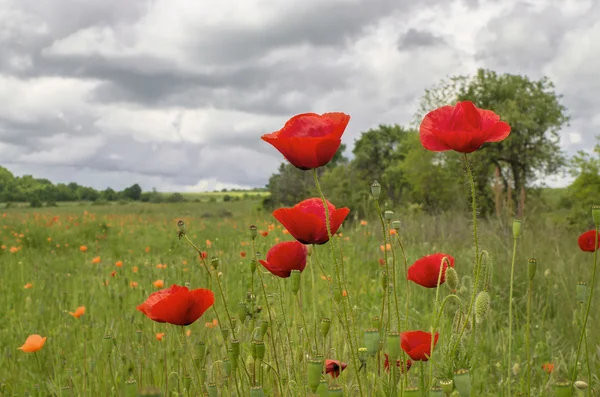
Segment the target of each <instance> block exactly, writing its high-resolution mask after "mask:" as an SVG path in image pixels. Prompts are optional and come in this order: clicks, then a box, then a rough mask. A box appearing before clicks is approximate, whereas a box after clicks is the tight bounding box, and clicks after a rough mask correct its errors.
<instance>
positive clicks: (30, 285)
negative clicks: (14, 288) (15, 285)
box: [23, 283, 33, 289]
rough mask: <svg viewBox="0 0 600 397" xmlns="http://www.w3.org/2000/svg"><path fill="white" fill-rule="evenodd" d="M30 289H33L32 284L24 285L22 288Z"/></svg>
mask: <svg viewBox="0 0 600 397" xmlns="http://www.w3.org/2000/svg"><path fill="white" fill-rule="evenodd" d="M32 287H33V284H31V283H27V284H25V286H24V287H23V288H25V289H29V288H32Z"/></svg>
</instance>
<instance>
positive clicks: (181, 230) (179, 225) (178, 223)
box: [177, 219, 185, 234]
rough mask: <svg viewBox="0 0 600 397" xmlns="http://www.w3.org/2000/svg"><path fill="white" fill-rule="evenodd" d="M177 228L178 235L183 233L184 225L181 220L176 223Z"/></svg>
mask: <svg viewBox="0 0 600 397" xmlns="http://www.w3.org/2000/svg"><path fill="white" fill-rule="evenodd" d="M177 228H178V229H179V233H180V234H183V233H185V223H184V222H183V221H182V220H181V219H180V220H178V221H177Z"/></svg>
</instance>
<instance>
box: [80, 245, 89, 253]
mask: <svg viewBox="0 0 600 397" xmlns="http://www.w3.org/2000/svg"><path fill="white" fill-rule="evenodd" d="M79 251H81V252H87V247H86V246H85V245H82V246H81V247H79Z"/></svg>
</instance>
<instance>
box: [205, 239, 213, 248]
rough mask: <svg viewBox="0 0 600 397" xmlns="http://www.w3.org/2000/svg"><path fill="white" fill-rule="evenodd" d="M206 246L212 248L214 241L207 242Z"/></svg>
mask: <svg viewBox="0 0 600 397" xmlns="http://www.w3.org/2000/svg"><path fill="white" fill-rule="evenodd" d="M206 246H207V247H208V248H210V247H212V241H210V240H206Z"/></svg>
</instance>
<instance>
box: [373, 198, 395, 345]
mask: <svg viewBox="0 0 600 397" xmlns="http://www.w3.org/2000/svg"><path fill="white" fill-rule="evenodd" d="M375 209H376V210H377V215H378V216H379V221H380V222H381V234H382V235H383V260H384V262H385V263H384V266H385V272H386V274H387V275H388V277H389V276H390V269H389V265H388V255H387V242H388V238H387V234H386V233H385V220H384V219H383V213H382V212H381V207H379V200H375ZM392 277H393V278H395V275H392ZM394 285H395V280H394ZM383 288H384V289H383V294H384V297H383V301H382V310H381V324H383V323H384V321H383V316H384V310H383V307H385V301H386V299H388V298H387V297H388V296H389V292H388V288H389V285H385V286H384V287H383ZM396 303H397V300H396ZM391 306H392V305H391V303H390V302H389V299H388V311H387V322H386V328H383V326H382V330H381V331H380V332H381V335H384V334H385V332H383V331H384V330H387V331H390V330H391V327H392V325H391V314H392V311H391V310H390V309H391ZM396 309H398V305H397V304H396ZM399 321H400V319H399V318H398V322H399Z"/></svg>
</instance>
